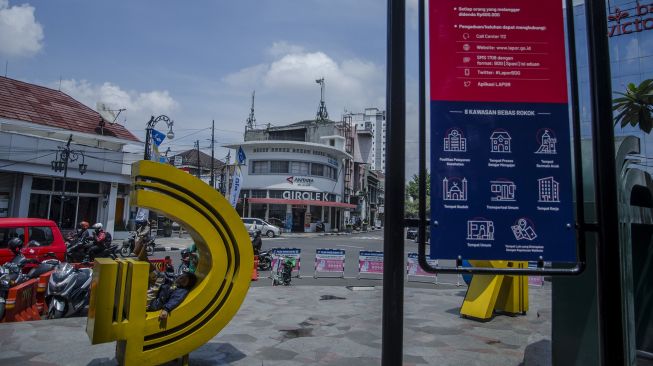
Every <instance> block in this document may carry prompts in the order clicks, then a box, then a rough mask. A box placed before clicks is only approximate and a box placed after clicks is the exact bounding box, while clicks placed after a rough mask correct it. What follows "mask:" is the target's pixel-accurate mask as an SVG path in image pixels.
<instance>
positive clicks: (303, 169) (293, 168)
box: [290, 161, 308, 175]
mask: <svg viewBox="0 0 653 366" xmlns="http://www.w3.org/2000/svg"><path fill="white" fill-rule="evenodd" d="M290 174H299V175H308V163H307V162H303V161H293V162H291V163H290Z"/></svg>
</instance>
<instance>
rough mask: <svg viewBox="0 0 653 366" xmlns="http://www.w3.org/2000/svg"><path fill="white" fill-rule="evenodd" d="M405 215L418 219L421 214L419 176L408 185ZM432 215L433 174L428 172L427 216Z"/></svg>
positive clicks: (415, 176)
mask: <svg viewBox="0 0 653 366" xmlns="http://www.w3.org/2000/svg"><path fill="white" fill-rule="evenodd" d="M405 210H406V212H405V215H406V217H408V218H417V216H418V214H419V176H418V175H417V174H415V175H413V178H412V179H411V180H410V181H408V183H407V184H406V202H405ZM430 213H431V174H429V173H428V172H426V215H427V216H428V215H430Z"/></svg>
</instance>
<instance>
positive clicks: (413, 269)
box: [406, 253, 438, 284]
mask: <svg viewBox="0 0 653 366" xmlns="http://www.w3.org/2000/svg"><path fill="white" fill-rule="evenodd" d="M426 262H427V263H428V264H430V265H431V266H432V267H437V266H438V260H437V259H427V260H426ZM411 277H413V279H414V278H415V277H421V278H430V279H432V280H433V283H435V284H437V283H438V275H437V274H435V273H430V272H426V271H425V270H424V269H422V266H420V265H419V261H418V259H417V253H408V257H407V258H406V280H407V281H411Z"/></svg>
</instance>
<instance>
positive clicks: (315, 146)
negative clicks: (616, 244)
mask: <svg viewBox="0 0 653 366" xmlns="http://www.w3.org/2000/svg"><path fill="white" fill-rule="evenodd" d="M322 141H323V142H324V143H315V142H305V141H289V140H255V141H246V142H243V143H242V144H234V145H227V146H226V147H228V148H231V149H234V150H237V149H238V148H239V147H242V149H243V151H244V152H245V155H246V156H247V161H246V164H245V166H242V167H241V170H242V176H243V179H242V188H241V192H240V198H241V199H240V202H239V204H238V207H237V209H238V210H239V213H240V214H241V215H242V216H243V217H257V218H261V219H264V220H266V221H268V222H270V223H272V224H275V225H279V226H281V227H283V228H284V230H285V231H293V232H306V231H308V232H312V231H319V230H324V231H330V230H333V229H339V230H341V229H342V223H343V220H344V217H345V215H344V212H345V211H346V210H351V209H355V208H356V206H355V205H352V204H349V203H346V202H343V191H344V176H345V174H344V166H345V161H346V160H347V159H351V155H349V154H348V153H346V152H345V150H344V148H343V146H344V143H343V141H344V138H343V137H341V136H337V135H334V136H326V137H324V138H322Z"/></svg>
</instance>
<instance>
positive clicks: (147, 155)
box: [143, 114, 175, 160]
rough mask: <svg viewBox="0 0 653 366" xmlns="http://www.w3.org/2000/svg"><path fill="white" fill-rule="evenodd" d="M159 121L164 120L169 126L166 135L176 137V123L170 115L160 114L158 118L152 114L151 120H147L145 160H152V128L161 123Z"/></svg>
mask: <svg viewBox="0 0 653 366" xmlns="http://www.w3.org/2000/svg"><path fill="white" fill-rule="evenodd" d="M159 121H163V122H165V123H166V125H167V126H168V133H167V134H166V137H167V138H169V139H170V140H172V139H173V138H174V137H175V133H174V132H172V126H173V125H174V124H175V122H174V121H173V120H171V119H170V118H168V116H165V115H163V114H162V115H160V116H158V117H156V118H154V116H152V118H150V121H149V122H147V127H146V128H145V155H144V156H143V159H145V160H150V159H151V157H152V156H151V153H150V147H151V146H150V145H152V130H153V129H154V126H155V125H156V124H157V123H159Z"/></svg>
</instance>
